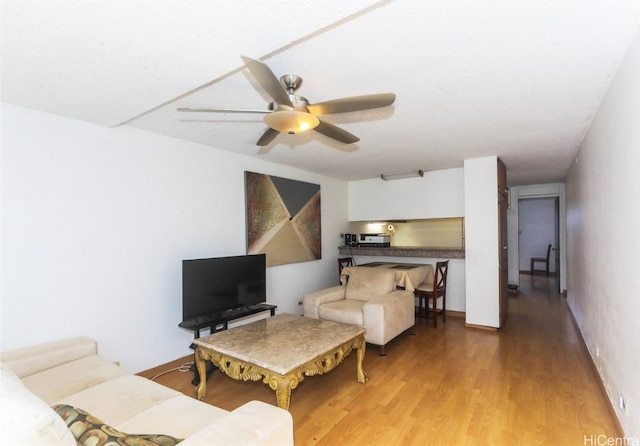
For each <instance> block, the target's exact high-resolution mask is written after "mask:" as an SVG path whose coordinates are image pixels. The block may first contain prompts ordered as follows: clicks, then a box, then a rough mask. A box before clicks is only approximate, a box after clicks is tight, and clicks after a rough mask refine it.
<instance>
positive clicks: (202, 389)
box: [194, 347, 207, 400]
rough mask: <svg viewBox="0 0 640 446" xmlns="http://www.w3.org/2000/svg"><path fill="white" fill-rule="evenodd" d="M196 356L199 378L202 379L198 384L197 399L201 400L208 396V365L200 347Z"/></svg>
mask: <svg viewBox="0 0 640 446" xmlns="http://www.w3.org/2000/svg"><path fill="white" fill-rule="evenodd" d="M194 356H195V360H196V369H197V370H198V376H199V377H200V382H199V383H198V387H196V398H197V399H199V400H201V399H202V398H204V397H205V396H207V364H206V363H205V360H204V358H203V357H202V350H201V349H200V347H197V348H196V353H195V355H194Z"/></svg>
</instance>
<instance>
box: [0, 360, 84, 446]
mask: <svg viewBox="0 0 640 446" xmlns="http://www.w3.org/2000/svg"><path fill="white" fill-rule="evenodd" d="M0 414H2V416H0V432H1V433H2V438H1V440H0V443H2V444H10V445H36V444H46V445H68V446H73V445H75V444H76V441H75V439H74V438H73V435H71V432H69V429H67V425H66V424H65V423H64V422H63V421H62V418H60V417H59V416H58V415H57V414H56V413H55V412H54V411H53V409H51V408H50V407H49V406H48V405H47V404H46V403H45V402H44V401H42V400H41V399H40V398H38V397H37V396H36V395H34V394H33V393H31V392H30V391H29V389H27V388H26V387H25V386H24V384H22V382H21V381H20V378H18V377H17V376H16V375H15V374H14V373H13V372H12V371H11V370H9V368H8V367H6V366H5V365H4V364H0Z"/></svg>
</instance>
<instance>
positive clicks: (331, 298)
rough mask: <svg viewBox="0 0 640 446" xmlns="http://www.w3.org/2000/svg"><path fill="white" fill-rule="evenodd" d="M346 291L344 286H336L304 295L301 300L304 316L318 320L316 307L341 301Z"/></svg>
mask: <svg viewBox="0 0 640 446" xmlns="http://www.w3.org/2000/svg"><path fill="white" fill-rule="evenodd" d="M346 289H347V286H346V285H338V286H334V287H331V288H326V289H324V290H318V291H314V292H312V293H307V294H305V295H304V298H303V300H302V304H303V311H304V315H305V316H308V317H312V318H314V319H319V317H318V307H319V306H320V305H322V304H326V303H327V302H335V301H338V300H343V299H344V292H345V290H346Z"/></svg>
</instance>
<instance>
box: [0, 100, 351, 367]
mask: <svg viewBox="0 0 640 446" xmlns="http://www.w3.org/2000/svg"><path fill="white" fill-rule="evenodd" d="M1 169H2V170H1V172H2V219H1V222H2V227H1V230H2V245H1V249H2V265H1V273H2V276H1V277H2V284H1V292H2V295H1V300H0V302H1V307H0V308H1V312H2V314H1V324H2V327H1V332H0V333H1V338H0V342H1V343H0V347H1V349H2V350H9V349H13V348H18V347H21V346H25V345H30V344H34V343H38V342H44V341H48V340H54V339H59V338H63V337H67V336H74V335H88V336H92V337H94V338H96V339H97V340H98V345H99V348H100V352H101V354H102V355H104V356H105V357H107V358H109V359H111V360H114V361H115V360H119V361H120V362H121V364H122V365H123V367H124V368H125V369H127V370H128V371H130V372H137V371H140V370H143V369H146V368H149V367H152V366H155V365H158V364H161V363H163V362H166V361H169V360H173V359H175V358H177V357H180V356H184V355H187V354H189V353H190V352H191V351H190V350H189V349H188V346H189V344H190V343H191V340H192V338H193V336H192V334H191V332H188V331H185V330H182V329H180V328H178V326H177V324H178V323H179V322H180V320H181V311H182V310H181V293H182V290H181V260H182V259H185V258H197V257H214V256H223V255H238V254H244V253H246V242H245V210H244V174H243V172H244V170H251V171H255V172H261V173H267V174H272V175H277V176H282V177H286V178H291V179H296V180H302V181H307V182H313V183H316V184H320V185H321V193H322V239H323V240H322V242H323V243H322V244H323V255H322V257H323V258H322V260H317V261H312V262H304V263H297V264H290V265H282V266H276V267H270V268H268V269H267V283H268V290H267V296H268V301H269V302H270V303H274V304H276V305H278V306H279V308H278V312H290V313H301V307H298V305H297V302H298V301H299V300H300V299H301V298H302V296H303V294H304V293H305V292H308V291H312V290H317V289H320V288H325V287H327V286H330V285H333V282H334V280H335V277H336V274H337V271H336V263H335V262H336V260H335V259H336V258H337V256H338V252H337V249H336V246H337V244H338V234H339V233H340V232H343V228H344V227H345V225H346V222H347V184H346V182H343V181H338V180H333V179H329V178H326V177H321V176H318V175H314V174H310V173H308V172H304V171H301V170H297V169H292V168H287V167H284V166H280V165H276V164H271V163H267V162H264V161H262V160H257V159H254V158H250V157H244V156H238V155H234V154H230V153H228V152H224V151H220V150H216V149H213V148H210V147H207V146H202V145H198V144H193V143H187V142H184V141H179V140H176V139H173V138H167V137H163V136H159V135H154V134H151V133H147V132H144V131H140V130H137V129H134V128H130V127H119V128H114V129H108V128H103V127H99V126H95V125H92V124H88V123H84V122H80V121H75V120H71V119H67V118H62V117H58V116H54V115H49V114H45V113H40V112H35V111H31V110H27V109H22V108H18V107H14V106H11V105H6V104H3V105H2V165H1Z"/></svg>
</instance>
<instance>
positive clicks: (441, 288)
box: [433, 260, 449, 296]
mask: <svg viewBox="0 0 640 446" xmlns="http://www.w3.org/2000/svg"><path fill="white" fill-rule="evenodd" d="M448 270H449V261H448V260H446V261H444V262H437V263H436V272H435V275H434V277H433V292H434V293H437V294H436V295H437V296H443V295H444V294H445V293H446V292H447V272H448Z"/></svg>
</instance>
